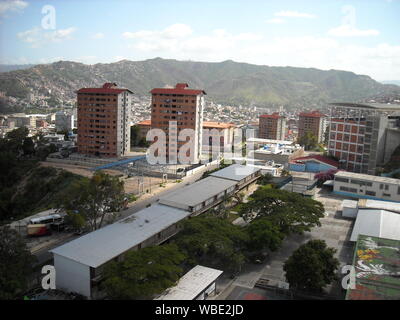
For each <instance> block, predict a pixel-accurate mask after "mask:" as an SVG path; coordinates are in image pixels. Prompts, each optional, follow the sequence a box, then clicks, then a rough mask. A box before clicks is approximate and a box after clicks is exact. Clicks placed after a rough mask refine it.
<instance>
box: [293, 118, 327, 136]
mask: <svg viewBox="0 0 400 320" xmlns="http://www.w3.org/2000/svg"><path fill="white" fill-rule="evenodd" d="M325 118H326V116H325V115H324V114H322V113H320V112H319V111H312V112H301V113H300V114H299V124H298V127H299V137H302V136H303V135H305V133H306V132H307V131H311V132H312V133H313V134H314V135H315V136H316V137H317V138H318V142H322V141H323V140H324V133H325V123H326V121H325Z"/></svg>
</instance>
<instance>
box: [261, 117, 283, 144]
mask: <svg viewBox="0 0 400 320" xmlns="http://www.w3.org/2000/svg"><path fill="white" fill-rule="evenodd" d="M259 127H260V128H259V132H258V137H259V138H261V139H271V140H285V133H286V119H285V117H283V116H281V115H279V113H278V112H274V113H273V114H263V115H261V116H260V119H259Z"/></svg>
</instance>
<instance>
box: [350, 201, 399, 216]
mask: <svg viewBox="0 0 400 320" xmlns="http://www.w3.org/2000/svg"><path fill="white" fill-rule="evenodd" d="M358 207H359V208H366V209H382V210H386V211H392V212H397V213H400V202H397V203H396V202H391V201H379V200H371V199H360V200H358Z"/></svg>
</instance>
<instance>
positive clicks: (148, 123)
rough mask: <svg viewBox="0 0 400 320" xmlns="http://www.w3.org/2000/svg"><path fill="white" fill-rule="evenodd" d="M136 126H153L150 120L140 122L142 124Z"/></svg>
mask: <svg viewBox="0 0 400 320" xmlns="http://www.w3.org/2000/svg"><path fill="white" fill-rule="evenodd" d="M136 125H140V126H151V120H150V119H149V120H143V121H140V122H138V123H136Z"/></svg>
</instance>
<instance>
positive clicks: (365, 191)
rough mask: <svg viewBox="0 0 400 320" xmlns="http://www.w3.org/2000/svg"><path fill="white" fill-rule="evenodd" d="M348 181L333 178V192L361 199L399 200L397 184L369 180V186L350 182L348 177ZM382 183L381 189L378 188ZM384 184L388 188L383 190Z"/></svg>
mask: <svg viewBox="0 0 400 320" xmlns="http://www.w3.org/2000/svg"><path fill="white" fill-rule="evenodd" d="M348 180H349V182H342V181H337V180H336V178H335V181H334V185H333V192H335V193H337V194H341V195H344V196H351V197H354V198H362V199H375V200H385V201H400V194H399V193H398V191H399V190H398V188H399V185H398V184H388V183H381V182H375V181H369V182H371V183H372V185H371V186H366V185H362V186H360V185H359V184H355V183H351V179H350V178H349V179H348ZM381 184H383V189H381V188H380V185H381ZM385 185H387V186H388V189H387V190H385ZM370 192H375V194H371V193H370Z"/></svg>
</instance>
